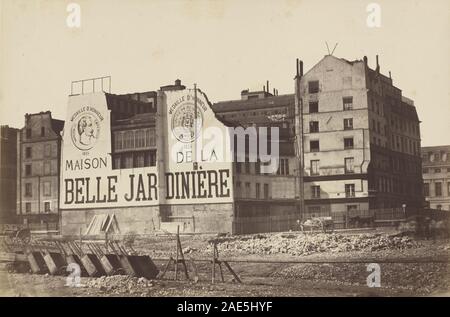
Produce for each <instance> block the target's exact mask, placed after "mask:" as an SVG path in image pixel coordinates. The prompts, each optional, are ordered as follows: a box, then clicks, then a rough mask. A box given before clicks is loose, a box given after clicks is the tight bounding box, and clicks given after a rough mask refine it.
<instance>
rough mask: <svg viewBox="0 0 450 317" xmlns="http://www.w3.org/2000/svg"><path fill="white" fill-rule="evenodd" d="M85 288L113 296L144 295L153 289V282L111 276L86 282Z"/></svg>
mask: <svg viewBox="0 0 450 317" xmlns="http://www.w3.org/2000/svg"><path fill="white" fill-rule="evenodd" d="M86 286H87V287H92V288H98V289H100V290H101V291H105V292H108V293H113V294H122V293H129V294H146V292H147V291H148V289H149V288H151V287H153V282H152V281H150V280H147V279H146V278H144V277H140V278H138V277H132V276H129V275H112V276H101V277H99V278H94V279H91V280H89V281H87V283H86Z"/></svg>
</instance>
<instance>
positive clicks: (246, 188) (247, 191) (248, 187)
mask: <svg viewBox="0 0 450 317" xmlns="http://www.w3.org/2000/svg"><path fill="white" fill-rule="evenodd" d="M245 197H247V198H250V183H249V182H246V183H245Z"/></svg>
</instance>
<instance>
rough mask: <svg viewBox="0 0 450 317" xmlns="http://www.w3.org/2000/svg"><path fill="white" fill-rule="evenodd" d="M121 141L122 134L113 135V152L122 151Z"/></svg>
mask: <svg viewBox="0 0 450 317" xmlns="http://www.w3.org/2000/svg"><path fill="white" fill-rule="evenodd" d="M122 141H123V133H122V132H115V133H114V150H121V149H122Z"/></svg>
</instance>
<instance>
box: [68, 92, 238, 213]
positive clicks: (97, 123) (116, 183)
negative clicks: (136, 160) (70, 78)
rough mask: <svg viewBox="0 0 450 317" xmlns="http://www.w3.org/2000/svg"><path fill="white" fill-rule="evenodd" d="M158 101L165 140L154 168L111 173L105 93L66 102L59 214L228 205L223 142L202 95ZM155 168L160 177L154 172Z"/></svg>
mask: <svg viewBox="0 0 450 317" xmlns="http://www.w3.org/2000/svg"><path fill="white" fill-rule="evenodd" d="M163 94H165V95H164V96H163V97H164V98H161V100H162V104H158V107H159V109H160V110H159V117H158V120H161V122H160V123H158V124H157V129H156V138H163V140H162V142H163V145H164V146H163V147H164V150H162V149H158V148H157V151H158V153H157V157H158V158H159V159H158V162H157V164H156V166H152V167H140V168H121V169H113V166H112V156H111V154H112V153H111V151H112V149H111V147H112V146H111V122H110V110H109V109H108V106H107V101H106V96H105V94H104V93H101V92H99V93H92V94H86V95H76V96H71V97H70V98H69V104H68V111H67V117H66V121H65V126H64V132H63V144H62V154H61V191H60V193H61V196H60V208H61V209H86V208H104V207H127V206H149V205H157V204H202V203H222V202H231V201H232V197H233V193H232V188H233V186H232V185H233V183H232V164H231V161H230V159H229V157H228V156H229V155H230V153H229V149H230V147H229V135H228V132H227V130H226V127H225V126H224V125H223V124H222V123H221V122H220V121H219V120H217V119H216V117H215V115H214V113H213V111H212V110H211V108H210V104H209V102H208V99H207V97H206V95H204V94H203V93H202V92H201V91H200V90H197V92H196V91H195V90H189V89H186V90H181V91H168V92H163ZM158 129H161V131H159V132H158ZM159 151H161V152H159ZM161 155H163V156H161ZM163 166H164V167H163ZM159 168H163V171H164V173H158V169H159ZM158 175H160V176H158ZM162 175H164V180H163V182H164V186H162V188H161V187H160V184H159V181H160V180H159V177H162Z"/></svg>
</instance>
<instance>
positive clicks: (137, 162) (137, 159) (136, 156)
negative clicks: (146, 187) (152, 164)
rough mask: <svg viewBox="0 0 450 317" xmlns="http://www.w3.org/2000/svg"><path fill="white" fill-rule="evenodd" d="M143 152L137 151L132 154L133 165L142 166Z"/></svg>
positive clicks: (143, 164)
mask: <svg viewBox="0 0 450 317" xmlns="http://www.w3.org/2000/svg"><path fill="white" fill-rule="evenodd" d="M144 161H145V160H144V152H139V153H135V154H134V165H133V166H134V167H144V166H145V163H144Z"/></svg>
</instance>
